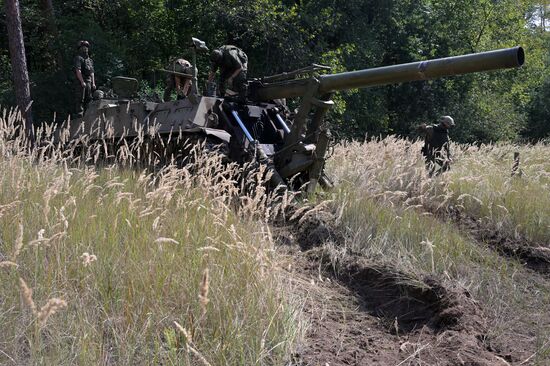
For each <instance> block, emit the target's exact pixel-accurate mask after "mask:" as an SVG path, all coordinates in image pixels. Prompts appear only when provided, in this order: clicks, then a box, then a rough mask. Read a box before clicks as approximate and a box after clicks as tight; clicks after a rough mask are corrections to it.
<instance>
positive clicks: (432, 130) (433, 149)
mask: <svg viewBox="0 0 550 366" xmlns="http://www.w3.org/2000/svg"><path fill="white" fill-rule="evenodd" d="M425 133H426V136H425V140H424V147H423V148H422V153H423V154H424V155H426V156H428V155H433V154H436V153H437V154H441V152H442V151H443V150H444V151H445V153H446V154H447V157H450V156H451V151H450V149H449V141H450V140H449V130H448V129H446V128H445V127H441V126H439V125H432V126H428V127H426V131H425Z"/></svg>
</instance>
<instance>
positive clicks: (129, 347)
mask: <svg viewBox="0 0 550 366" xmlns="http://www.w3.org/2000/svg"><path fill="white" fill-rule="evenodd" d="M12 118H13V117H12ZM2 122H3V123H7V121H6V120H3V121H2ZM4 132H5V133H9V131H8V129H7V128H6V126H4ZM12 132H13V131H12ZM15 135H16V134H14V133H9V136H4V138H2V139H0V172H1V173H0V189H1V190H0V192H1V193H0V253H1V258H0V267H1V268H0V283H1V285H0V324H2V336H1V337H0V364H2V365H9V364H13V365H21V364H27V363H33V364H48V365H64V364H81V365H91V364H99V363H103V364H120V365H136V364H184V365H189V364H197V365H201V364H202V365H209V364H210V365H245V364H246V365H263V364H281V363H282V362H283V361H282V360H283V359H284V358H285V357H286V355H287V354H288V353H289V349H290V347H291V346H292V344H293V341H294V339H295V338H296V337H297V336H299V332H300V320H299V319H297V315H298V314H297V310H296V309H297V307H296V306H295V305H294V304H293V301H294V299H293V296H292V294H290V293H288V291H287V290H286V289H285V288H284V287H283V286H281V281H280V279H279V278H278V277H277V273H278V272H277V271H274V266H275V265H276V262H275V261H274V250H273V249H274V248H273V240H272V237H271V233H270V231H269V227H268V226H267V224H266V222H265V215H266V212H267V211H266V210H267V206H266V204H265V202H266V200H267V197H266V196H265V195H264V189H263V187H262V186H258V187H257V189H256V190H255V191H251V192H249V194H248V195H246V196H241V195H239V194H238V190H236V188H235V185H234V184H233V183H231V182H229V181H227V180H228V179H230V175H229V176H228V174H227V173H226V174H224V175H223V176H222V175H220V172H221V171H222V170H223V169H225V168H222V166H221V164H220V162H219V159H216V157H199V158H198V159H197V162H196V163H195V165H194V167H193V169H194V171H193V174H191V173H190V171H189V170H187V169H176V168H175V167H168V168H166V169H164V170H163V171H161V172H157V173H156V174H155V175H154V176H153V175H147V173H145V172H143V171H140V170H138V169H131V168H128V167H127V168H117V167H116V166H114V165H113V166H104V167H101V168H95V167H92V166H84V165H81V166H71V165H70V164H68V163H67V161H70V160H69V159H70V156H67V157H65V158H63V159H54V160H53V161H44V160H43V161H40V158H39V157H38V156H37V154H36V153H33V154H31V155H28V154H27V153H26V151H25V149H24V143H23V142H21V140H20V139H19V138H16V139H13V138H12V137H14V136H15ZM250 178H251V179H256V176H251V177H250ZM257 179H259V180H261V179H262V177H261V175H258V176H257ZM270 209H271V208H270Z"/></svg>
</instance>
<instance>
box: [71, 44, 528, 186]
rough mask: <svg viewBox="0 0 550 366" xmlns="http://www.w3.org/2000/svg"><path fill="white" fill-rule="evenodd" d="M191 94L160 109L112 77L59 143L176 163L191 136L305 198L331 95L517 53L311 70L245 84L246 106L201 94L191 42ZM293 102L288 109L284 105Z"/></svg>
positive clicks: (321, 155)
mask: <svg viewBox="0 0 550 366" xmlns="http://www.w3.org/2000/svg"><path fill="white" fill-rule="evenodd" d="M192 48H193V50H194V52H193V55H194V57H193V65H194V66H193V69H194V70H193V75H190V76H189V77H190V78H193V86H192V91H191V93H190V94H189V95H188V97H187V98H185V99H183V100H177V101H168V102H162V103H156V102H143V101H136V100H135V99H133V97H134V96H135V93H136V91H137V81H136V80H135V79H129V78H115V79H114V80H113V89H114V93H115V94H116V96H117V97H116V98H111V99H108V98H107V99H101V100H96V101H94V102H92V103H91V104H90V105H89V106H88V109H87V111H86V113H85V115H84V116H83V117H82V118H80V119H76V120H73V121H71V122H70V124H69V125H68V126H65V127H67V129H66V131H67V133H66V134H65V136H64V137H63V139H64V140H74V139H79V138H81V137H82V136H87V137H88V138H89V139H91V140H94V139H97V140H99V139H106V138H107V139H110V140H111V141H113V142H114V144H115V145H117V146H123V145H125V146H128V144H131V143H132V142H133V141H135V140H136V139H140V140H150V141H151V142H154V141H156V149H158V148H161V149H164V150H163V152H162V153H160V152H159V153H158V154H157V155H158V156H164V157H165V160H166V159H176V160H178V159H184V158H185V156H184V155H185V153H186V152H185V151H186V150H185V149H183V147H182V146H181V145H182V144H183V143H184V141H187V140H188V139H191V140H192V139H193V138H197V137H201V138H205V139H208V140H209V141H210V142H212V143H215V144H221V145H222V146H224V147H225V149H224V151H225V152H226V154H227V157H228V159H229V160H232V161H238V162H244V161H250V160H252V161H257V162H259V163H261V164H265V165H267V166H268V168H269V170H270V171H271V173H272V174H271V184H272V185H273V186H274V187H278V186H283V187H290V188H292V189H296V188H300V187H301V189H304V190H306V191H308V192H312V191H314V190H315V188H316V186H317V185H318V184H320V185H321V186H323V187H327V186H330V184H331V183H330V181H329V179H328V178H327V177H326V176H325V174H324V173H323V168H324V164H325V157H326V154H327V150H328V148H329V141H330V134H329V131H328V128H327V126H326V124H325V123H324V122H323V118H324V116H325V114H326V112H327V111H328V110H329V109H330V108H331V106H332V105H333V102H332V101H331V96H332V94H333V93H334V92H336V91H339V90H347V89H355V88H366V87H372V86H379V85H385V84H394V83H402V82H408V81H416V80H428V79H434V78H439V77H444V76H452V75H460V74H466V73H473V72H481V71H490V70H496V69H504V68H514V67H519V66H521V65H522V64H523V63H524V51H523V49H522V48H521V47H514V48H509V49H500V50H495V51H489V52H482V53H476V54H469V55H463V56H456V57H449V58H442V59H435V60H429V61H420V62H413V63H408V64H401V65H393V66H385V67H378V68H372V69H365V70H358V71H351V72H344V73H338V74H324V75H319V71H320V70H323V69H326V67H322V66H319V65H312V66H310V67H306V68H304V69H300V70H296V71H293V72H288V73H283V74H279V75H273V76H269V77H263V78H258V79H252V80H249V81H248V91H247V97H246V100H242V98H232V97H225V98H224V97H218V96H213V95H206V94H201V93H200V91H199V90H198V87H197V85H198V80H197V69H196V66H195V65H196V53H197V52H200V51H203V50H207V48H206V46H205V45H204V43H203V42H201V41H200V40H198V39H195V38H194V39H193V47H192ZM298 97H300V98H301V102H300V103H301V104H300V106H299V108H298V109H297V110H296V111H290V110H289V108H287V106H286V103H285V99H287V98H298Z"/></svg>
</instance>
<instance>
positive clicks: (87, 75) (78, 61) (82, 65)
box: [74, 55, 94, 81]
mask: <svg viewBox="0 0 550 366" xmlns="http://www.w3.org/2000/svg"><path fill="white" fill-rule="evenodd" d="M74 69H75V71H76V70H80V72H81V73H82V78H83V79H84V81H92V74H93V73H94V61H93V60H92V59H91V58H90V57H86V58H84V57H82V56H80V55H77V56H75V58H74Z"/></svg>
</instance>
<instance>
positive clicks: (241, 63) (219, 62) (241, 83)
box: [208, 45, 248, 99]
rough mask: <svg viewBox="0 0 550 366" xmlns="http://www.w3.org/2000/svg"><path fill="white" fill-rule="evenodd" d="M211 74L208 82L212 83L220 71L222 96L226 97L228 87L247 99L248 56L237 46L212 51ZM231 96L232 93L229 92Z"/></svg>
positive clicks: (227, 46) (222, 47)
mask: <svg viewBox="0 0 550 366" xmlns="http://www.w3.org/2000/svg"><path fill="white" fill-rule="evenodd" d="M210 61H211V62H212V64H211V66H210V74H209V75H208V81H209V82H212V81H213V80H214V77H215V76H216V71H218V69H219V70H220V82H219V84H218V85H219V88H218V90H219V91H220V96H225V95H226V90H225V89H226V87H227V89H229V90H231V91H232V92H236V93H238V94H239V96H240V97H241V98H243V99H244V98H246V91H247V85H246V73H247V70H248V56H247V55H246V53H244V52H243V50H241V49H240V48H238V47H236V46H229V45H225V46H221V47H220V48H218V49H216V50H214V51H212V54H211V55H210ZM227 94H231V92H227Z"/></svg>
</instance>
